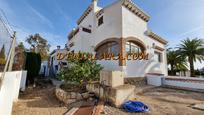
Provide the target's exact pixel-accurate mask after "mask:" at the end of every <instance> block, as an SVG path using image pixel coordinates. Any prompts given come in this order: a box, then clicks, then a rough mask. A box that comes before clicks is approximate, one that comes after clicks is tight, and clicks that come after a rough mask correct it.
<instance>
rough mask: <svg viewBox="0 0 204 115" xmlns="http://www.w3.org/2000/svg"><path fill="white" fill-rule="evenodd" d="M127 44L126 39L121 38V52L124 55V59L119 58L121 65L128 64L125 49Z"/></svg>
mask: <svg viewBox="0 0 204 115" xmlns="http://www.w3.org/2000/svg"><path fill="white" fill-rule="evenodd" d="M125 44H126V41H125V39H124V38H120V44H119V46H120V54H121V56H122V57H123V59H119V66H126V51H125V49H126V48H125Z"/></svg>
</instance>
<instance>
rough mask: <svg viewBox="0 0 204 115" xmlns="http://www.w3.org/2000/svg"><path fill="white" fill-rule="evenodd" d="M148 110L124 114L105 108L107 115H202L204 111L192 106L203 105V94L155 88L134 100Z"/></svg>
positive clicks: (121, 111)
mask: <svg viewBox="0 0 204 115" xmlns="http://www.w3.org/2000/svg"><path fill="white" fill-rule="evenodd" d="M136 99H137V100H138V101H142V102H144V103H145V104H146V105H148V107H149V108H150V112H147V113H126V112H124V111H123V110H121V109H116V108H113V107H110V106H106V107H105V112H106V114H107V115H116V114H117V115H204V111H202V110H196V109H192V108H191V106H192V105H193V104H204V93H195V92H190V91H183V90H175V89H166V88H155V89H152V90H150V91H147V92H145V93H143V94H140V95H138V96H137V98H136Z"/></svg>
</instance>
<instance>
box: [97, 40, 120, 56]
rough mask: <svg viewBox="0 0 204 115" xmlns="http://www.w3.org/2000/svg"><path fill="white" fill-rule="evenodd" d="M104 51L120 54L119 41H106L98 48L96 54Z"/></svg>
mask: <svg viewBox="0 0 204 115" xmlns="http://www.w3.org/2000/svg"><path fill="white" fill-rule="evenodd" d="M103 53H106V54H107V53H109V54H110V53H113V54H114V55H115V56H117V55H118V54H119V45H118V43H117V42H114V41H113V42H106V43H104V44H102V45H101V46H99V47H98V48H97V49H96V54H97V55H98V56H100V55H101V54H103Z"/></svg>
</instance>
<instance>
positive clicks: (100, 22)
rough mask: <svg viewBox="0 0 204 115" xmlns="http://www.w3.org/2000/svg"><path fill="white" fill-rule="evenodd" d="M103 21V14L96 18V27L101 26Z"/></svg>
mask: <svg viewBox="0 0 204 115" xmlns="http://www.w3.org/2000/svg"><path fill="white" fill-rule="evenodd" d="M103 23H104V18H103V16H101V17H99V18H98V27H99V26H101V25H102V24H103Z"/></svg>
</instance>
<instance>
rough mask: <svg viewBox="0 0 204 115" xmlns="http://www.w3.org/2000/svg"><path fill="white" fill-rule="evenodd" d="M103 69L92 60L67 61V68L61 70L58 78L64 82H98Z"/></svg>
mask: <svg viewBox="0 0 204 115" xmlns="http://www.w3.org/2000/svg"><path fill="white" fill-rule="evenodd" d="M102 69H103V67H102V66H101V65H100V64H97V63H96V61H94V60H89V59H73V58H72V59H70V58H69V59H68V67H67V68H64V69H62V70H61V71H60V72H59V74H58V77H59V79H61V80H65V81H66V82H74V83H82V82H88V81H95V80H99V74H100V71H101V70H102Z"/></svg>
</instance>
